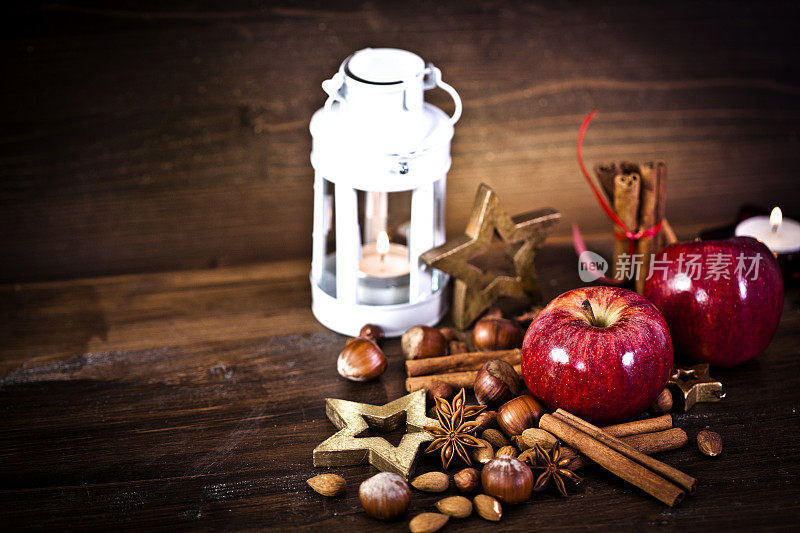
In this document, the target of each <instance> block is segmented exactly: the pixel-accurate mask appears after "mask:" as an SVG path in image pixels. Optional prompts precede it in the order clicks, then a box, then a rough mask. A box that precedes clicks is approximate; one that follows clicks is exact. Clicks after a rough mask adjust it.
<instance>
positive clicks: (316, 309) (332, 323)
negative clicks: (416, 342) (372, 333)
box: [311, 278, 449, 337]
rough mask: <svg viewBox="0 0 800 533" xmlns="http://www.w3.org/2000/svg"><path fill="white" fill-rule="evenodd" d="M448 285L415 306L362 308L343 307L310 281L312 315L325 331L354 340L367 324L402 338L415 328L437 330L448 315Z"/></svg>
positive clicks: (398, 305) (355, 306) (350, 305)
mask: <svg viewBox="0 0 800 533" xmlns="http://www.w3.org/2000/svg"><path fill="white" fill-rule="evenodd" d="M448 293H449V291H448V290H447V285H445V286H444V287H442V288H441V289H440V290H438V291H437V292H435V293H433V294H431V295H430V296H429V297H428V298H426V299H425V300H422V301H419V302H416V303H413V304H408V303H406V304H395V305H361V304H347V303H343V302H341V301H339V300H337V299H336V298H334V297H332V296H331V295H330V294H328V293H326V292H325V291H323V290H322V289H321V288H320V287H319V286H318V285H317V284H316V283H315V282H314V279H313V278H312V279H311V311H312V312H313V313H314V316H315V317H316V319H317V320H319V321H320V322H321V323H322V324H323V325H324V326H325V327H327V328H330V329H332V330H333V331H336V332H337V333H341V334H343V335H350V336H351V337H355V336H357V335H358V333H359V332H360V331H361V328H362V326H364V324H377V325H378V326H380V327H382V328H383V331H384V334H385V335H386V336H387V337H399V336H401V335H402V334H403V333H405V332H406V330H407V329H409V328H410V327H412V326H417V325H422V326H434V325H436V324H437V323H438V322H439V321H440V320H441V319H442V317H443V316H444V315H445V313H447V302H448V298H447V296H448Z"/></svg>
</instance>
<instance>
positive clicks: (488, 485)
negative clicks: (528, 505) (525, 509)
mask: <svg viewBox="0 0 800 533" xmlns="http://www.w3.org/2000/svg"><path fill="white" fill-rule="evenodd" d="M481 485H482V486H483V491H484V492H485V493H486V494H488V495H490V496H494V497H495V498H497V499H498V500H500V501H502V502H505V503H522V502H524V501H525V500H527V499H528V498H530V496H531V492H532V491H533V474H532V473H531V469H530V467H528V465H526V464H525V463H523V462H522V461H520V460H519V459H515V458H514V457H509V456H503V457H497V458H495V459H493V460H491V461H489V463H487V464H486V466H484V467H483V472H481Z"/></svg>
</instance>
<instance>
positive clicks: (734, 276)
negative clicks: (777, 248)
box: [644, 237, 783, 366]
mask: <svg viewBox="0 0 800 533" xmlns="http://www.w3.org/2000/svg"><path fill="white" fill-rule="evenodd" d="M697 256H699V260H697V259H696V258H697ZM740 257H741V258H742V265H741V267H740V268H741V270H739V271H738V272H737V266H739V265H740V259H739V258H740ZM755 257H759V258H760V259H759V260H758V261H759V262H758V272H757V275H756V273H755V272H754V271H752V270H751V271H750V272H748V271H747V270H746V269H749V268H750V267H752V258H755ZM681 258H683V259H681ZM691 258H694V259H695V262H696V263H699V264H700V265H701V266H702V267H704V268H701V269H700V275H699V276H698V275H695V271H693V270H692V269H691V267H690V266H689V260H690V259H691ZM656 259H657V260H659V261H661V260H664V262H665V263H666V268H665V269H664V271H654V273H653V275H652V277H651V278H650V279H648V280H647V281H646V282H645V286H644V295H645V296H646V297H647V298H648V299H649V300H650V301H651V302H653V303H654V304H655V306H656V307H658V309H659V310H660V311H661V313H662V314H663V315H664V318H666V319H667V324H669V328H670V332H671V333H672V341H673V342H674V343H675V352H676V354H677V355H678V356H682V355H685V356H687V357H690V358H692V359H695V360H697V361H703V362H707V363H711V364H712V365H719V366H733V365H737V364H739V363H742V362H744V361H747V360H748V359H750V358H752V357H754V356H756V355H758V354H759V353H761V352H763V351H764V349H766V347H767V346H768V345H769V343H770V341H771V340H772V336H773V335H774V334H775V330H776V329H777V328H778V322H779V321H780V318H781V312H782V311H783V280H782V279H781V272H780V270H779V268H778V262H777V261H776V260H775V256H773V255H772V253H771V252H770V251H769V249H768V248H767V247H766V246H764V245H763V244H762V243H761V242H759V241H757V240H756V239H753V238H751V237H735V238H733V239H728V240H724V241H694V242H683V243H676V244H672V245H670V246H667V247H666V248H664V249H663V250H662V251H661V252H659V253H658V254H657V255H656ZM712 260H716V262H717V263H718V264H719V265H722V264H723V263H724V264H725V265H728V266H727V268H720V269H718V270H722V271H723V272H724V271H725V270H727V274H728V275H727V279H725V277H722V276H717V275H716V274H713V275H711V276H709V265H710V264H711V262H712ZM717 277H718V278H719V279H715V278H717Z"/></svg>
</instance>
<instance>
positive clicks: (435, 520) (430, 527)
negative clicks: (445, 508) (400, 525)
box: [408, 513, 450, 533]
mask: <svg viewBox="0 0 800 533" xmlns="http://www.w3.org/2000/svg"><path fill="white" fill-rule="evenodd" d="M448 520H450V516H449V515H446V514H441V513H420V514H418V515H417V516H415V517H414V518H412V519H411V521H410V522H409V523H408V530H409V531H411V533H433V532H434V531H439V530H440V529H442V527H444V525H445V524H446V523H447V521H448Z"/></svg>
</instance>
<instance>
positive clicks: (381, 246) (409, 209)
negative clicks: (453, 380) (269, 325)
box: [310, 48, 461, 337]
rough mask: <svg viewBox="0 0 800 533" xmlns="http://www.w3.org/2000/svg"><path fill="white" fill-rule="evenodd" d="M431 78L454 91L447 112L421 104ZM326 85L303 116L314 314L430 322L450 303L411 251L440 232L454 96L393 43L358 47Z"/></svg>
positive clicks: (339, 323) (331, 320) (400, 324)
mask: <svg viewBox="0 0 800 533" xmlns="http://www.w3.org/2000/svg"><path fill="white" fill-rule="evenodd" d="M436 86H438V87H441V88H442V89H444V90H445V91H447V92H448V93H449V94H450V95H451V96H452V98H453V100H454V101H455V112H454V114H453V116H452V117H449V116H447V114H445V113H444V112H443V111H442V110H440V109H438V108H437V107H435V106H432V105H430V104H428V103H426V102H425V99H424V91H426V90H428V89H432V88H434V87H436ZM322 88H323V89H324V90H325V92H326V93H328V95H329V98H328V100H327V101H326V102H325V106H324V107H323V108H322V109H320V110H318V111H317V112H316V113H314V116H313V117H312V119H311V126H310V129H311V136H312V137H313V147H312V151H311V164H312V165H313V167H314V171H315V177H314V232H313V253H312V260H311V294H312V310H313V312H314V316H316V317H317V320H319V321H320V322H321V323H323V324H324V325H325V326H327V327H329V328H331V329H333V330H334V331H338V332H340V333H343V334H345V335H357V334H358V332H359V330H360V329H361V326H363V325H364V324H367V323H371V324H378V325H379V326H381V327H382V328H383V329H384V331H385V333H386V335H387V336H391V337H396V336H399V335H401V334H402V333H403V332H404V331H405V330H406V329H408V328H409V327H411V326H413V325H416V324H427V325H433V324H435V323H437V322H438V321H439V320H440V319H441V318H442V316H443V315H444V314H445V312H446V311H447V298H446V294H445V293H446V290H445V288H446V285H447V276H446V275H445V274H444V273H443V272H440V271H438V270H432V269H431V268H430V267H428V266H427V265H426V264H424V263H423V262H422V261H420V259H419V257H420V255H421V254H422V253H423V252H425V251H427V250H429V249H430V248H433V247H434V246H438V245H440V244H442V243H443V242H444V238H445V232H444V207H445V185H446V178H447V171H448V170H449V168H450V141H451V139H452V138H453V125H454V124H455V123H456V121H457V120H458V119H459V117H460V116H461V99H460V98H459V96H458V94H457V93H456V91H455V90H454V89H453V88H452V87H451V86H449V85H447V84H446V83H444V82H443V81H442V79H441V72H440V71H439V69H437V68H436V67H434V66H433V65H431V64H428V65H427V66H426V65H425V63H424V61H423V60H422V58H420V57H419V56H417V55H416V54H413V53H411V52H407V51H405V50H397V49H392V48H376V49H371V48H366V49H364V50H360V51H358V52H356V53H355V54H353V55H351V56H350V57H348V58H347V59H345V61H344V62H343V63H342V65H341V67H340V68H339V72H337V73H336V74H335V75H334V76H333V77H332V78H331V79H330V80H326V81H325V82H323V84H322Z"/></svg>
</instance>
